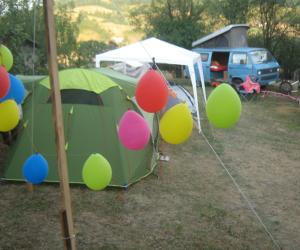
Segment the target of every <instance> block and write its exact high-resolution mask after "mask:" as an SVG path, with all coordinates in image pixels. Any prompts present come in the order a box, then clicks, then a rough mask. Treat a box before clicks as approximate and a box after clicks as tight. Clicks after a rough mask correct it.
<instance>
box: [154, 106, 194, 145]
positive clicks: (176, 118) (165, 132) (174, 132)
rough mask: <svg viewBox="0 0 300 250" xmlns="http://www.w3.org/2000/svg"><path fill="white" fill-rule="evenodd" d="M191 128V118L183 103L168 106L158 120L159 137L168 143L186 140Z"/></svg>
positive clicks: (178, 142)
mask: <svg viewBox="0 0 300 250" xmlns="http://www.w3.org/2000/svg"><path fill="white" fill-rule="evenodd" d="M192 130H193V118H192V115H191V112H190V110H189V108H188V106H187V104H185V103H180V104H177V105H175V106H173V107H172V108H170V109H169V110H168V111H167V112H166V113H165V114H164V115H163V117H162V118H161V120H160V122H159V132H160V135H161V137H162V138H163V139H164V140H165V141H166V142H168V143H170V144H180V143H182V142H184V141H186V140H187V139H188V138H189V137H190V135H191V133H192Z"/></svg>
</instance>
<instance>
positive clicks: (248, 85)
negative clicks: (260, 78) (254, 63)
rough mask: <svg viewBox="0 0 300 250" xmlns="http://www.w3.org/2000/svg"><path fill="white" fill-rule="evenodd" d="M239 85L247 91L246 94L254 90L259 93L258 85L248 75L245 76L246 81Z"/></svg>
mask: <svg viewBox="0 0 300 250" xmlns="http://www.w3.org/2000/svg"><path fill="white" fill-rule="evenodd" d="M240 86H241V87H243V88H244V90H245V91H246V92H247V93H248V94H252V93H254V92H256V93H259V92H260V85H259V84H258V83H256V82H253V81H252V80H251V78H250V76H247V77H246V81H245V82H243V83H242V84H241V85H240Z"/></svg>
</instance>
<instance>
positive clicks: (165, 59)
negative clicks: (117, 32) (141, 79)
mask: <svg viewBox="0 0 300 250" xmlns="http://www.w3.org/2000/svg"><path fill="white" fill-rule="evenodd" d="M153 59H154V60H155V62H156V63H163V64H174V65H185V66H187V67H188V68H189V73H190V76H191V82H192V86H193V95H194V99H195V103H196V109H197V122H198V129H199V132H200V131H201V124H200V114H199V106H198V95H197V85H196V76H195V70H194V64H197V65H198V68H199V69H200V70H199V76H200V80H201V86H202V91H203V96H204V100H205V103H206V91H205V84H204V76H203V71H202V62H201V57H200V54H198V53H196V52H193V51H190V50H187V49H184V48H181V47H178V46H176V45H173V44H170V43H167V42H165V41H162V40H159V39H156V38H154V37H152V38H149V39H146V40H143V41H140V42H137V43H134V44H131V45H127V46H124V47H121V48H118V49H114V50H111V51H107V52H105V53H102V54H98V55H96V67H97V68H100V66H101V62H102V61H113V62H126V61H128V60H130V61H138V62H141V63H152V62H153Z"/></svg>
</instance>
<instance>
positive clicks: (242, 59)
mask: <svg viewBox="0 0 300 250" xmlns="http://www.w3.org/2000/svg"><path fill="white" fill-rule="evenodd" d="M232 63H233V64H247V63H248V60H247V54H245V53H234V54H233V55H232Z"/></svg>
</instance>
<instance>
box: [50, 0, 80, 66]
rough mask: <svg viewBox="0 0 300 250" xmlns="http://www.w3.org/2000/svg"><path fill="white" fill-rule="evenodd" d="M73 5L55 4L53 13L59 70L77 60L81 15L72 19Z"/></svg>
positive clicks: (69, 3) (72, 64)
mask: <svg viewBox="0 0 300 250" xmlns="http://www.w3.org/2000/svg"><path fill="white" fill-rule="evenodd" d="M73 8H74V4H73V3H72V2H67V3H65V4H60V3H58V4H57V8H56V12H55V24H56V36H57V39H56V43H57V55H58V58H59V61H58V62H59V66H60V68H66V67H72V66H74V65H75V61H76V60H77V58H76V57H77V55H76V49H77V36H78V35H79V24H80V22H81V15H79V16H78V17H77V18H75V19H74V18H73Z"/></svg>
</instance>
